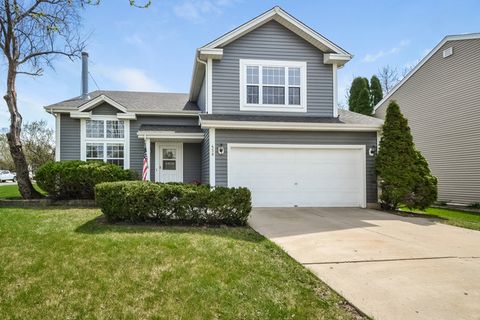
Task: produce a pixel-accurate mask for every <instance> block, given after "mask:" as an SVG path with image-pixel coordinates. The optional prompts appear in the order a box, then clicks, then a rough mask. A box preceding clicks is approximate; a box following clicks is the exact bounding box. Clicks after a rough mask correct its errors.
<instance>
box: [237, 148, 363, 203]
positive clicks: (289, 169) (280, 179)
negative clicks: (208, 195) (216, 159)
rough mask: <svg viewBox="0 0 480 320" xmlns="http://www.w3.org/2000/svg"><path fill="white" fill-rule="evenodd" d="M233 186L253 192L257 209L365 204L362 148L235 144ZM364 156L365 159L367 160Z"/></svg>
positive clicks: (253, 200)
mask: <svg viewBox="0 0 480 320" xmlns="http://www.w3.org/2000/svg"><path fill="white" fill-rule="evenodd" d="M228 157H229V158H228V173H229V177H228V179H229V181H228V184H229V186H243V187H247V188H249V189H250V190H251V191H252V202H253V205H254V206H278V207H282V206H362V205H363V202H364V199H363V197H364V191H365V190H364V188H365V185H364V180H363V178H364V177H363V176H362V174H364V170H363V169H362V166H364V165H365V164H364V157H365V154H364V152H363V151H362V149H359V148H358V147H357V149H339V148H329V147H326V146H322V147H319V148H301V147H296V148H288V147H287V146H280V147H244V146H241V147H240V146H238V147H235V146H231V148H229V153H228ZM362 157H363V158H362Z"/></svg>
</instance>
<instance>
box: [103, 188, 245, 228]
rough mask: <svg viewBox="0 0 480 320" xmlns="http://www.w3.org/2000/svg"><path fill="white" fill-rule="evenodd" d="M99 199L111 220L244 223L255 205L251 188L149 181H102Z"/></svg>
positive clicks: (167, 222) (170, 222) (233, 224)
mask: <svg viewBox="0 0 480 320" xmlns="http://www.w3.org/2000/svg"><path fill="white" fill-rule="evenodd" d="M95 201H96V203H97V205H98V206H99V207H100V208H101V209H102V212H103V213H104V214H105V216H106V217H107V219H108V221H110V222H119V221H123V222H134V223H137V222H158V223H163V224H214V225H218V224H225V225H231V226H240V225H245V224H246V222H247V218H248V214H249V213H250V211H251V209H252V206H251V194H250V191H249V190H248V189H247V188H224V187H216V188H215V189H210V187H209V186H206V185H194V184H177V183H175V184H161V183H154V182H149V181H121V182H106V183H100V184H98V185H97V186H96V187H95Z"/></svg>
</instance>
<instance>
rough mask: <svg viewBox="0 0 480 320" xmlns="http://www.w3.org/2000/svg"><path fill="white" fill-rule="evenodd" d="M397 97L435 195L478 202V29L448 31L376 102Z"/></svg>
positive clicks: (381, 114) (379, 112)
mask: <svg viewBox="0 0 480 320" xmlns="http://www.w3.org/2000/svg"><path fill="white" fill-rule="evenodd" d="M392 100H395V101H396V102H397V103H398V104H399V106H400V109H401V110H402V113H403V114H404V115H405V117H406V118H407V119H408V124H409V126H410V128H411V130H412V134H413V140H414V142H415V146H416V147H417V148H418V149H419V150H420V151H421V152H422V154H423V155H424V156H425V158H426V159H427V161H428V162H429V164H430V169H431V170H432V173H433V174H434V175H435V176H436V177H437V178H438V200H439V201H444V202H447V203H450V204H460V205H469V204H474V203H480V33H470V34H458V35H451V36H446V37H445V38H443V40H442V41H440V43H438V44H437V45H436V46H435V48H433V49H432V51H430V53H428V54H427V55H426V56H425V57H424V58H423V59H422V60H421V61H420V62H419V63H418V64H417V65H416V66H415V68H413V69H412V70H411V71H410V72H409V73H408V74H407V75H406V76H405V78H403V79H402V81H400V82H399V83H398V84H397V85H396V86H395V87H394V88H393V89H392V90H391V91H390V92H389V93H388V94H387V95H386V96H385V97H384V98H383V100H382V101H380V102H379V103H378V104H377V105H376V106H375V116H376V117H378V118H380V119H384V118H385V115H386V112H387V107H388V105H389V103H390V101H392Z"/></svg>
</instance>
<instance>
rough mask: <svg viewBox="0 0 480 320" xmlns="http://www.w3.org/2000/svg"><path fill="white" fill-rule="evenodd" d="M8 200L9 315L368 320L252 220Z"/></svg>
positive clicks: (3, 312)
mask: <svg viewBox="0 0 480 320" xmlns="http://www.w3.org/2000/svg"><path fill="white" fill-rule="evenodd" d="M99 216H100V212H99V210H97V209H45V210H39V209H13V208H0V257H1V258H0V319H11V318H16V319H67V318H110V319H119V318H138V319H145V318H157V319H287V318H288V319H352V318H361V316H360V315H359V314H358V313H356V312H355V310H353V309H352V308H351V307H350V306H349V305H348V304H347V303H346V302H345V300H343V299H342V298H341V297H340V296H338V295H337V294H336V293H334V292H333V291H332V290H331V289H329V288H328V287H327V286H326V285H325V284H324V283H323V282H321V281H320V280H318V279H317V278H316V277H315V276H313V275H312V274H311V273H310V272H308V271H307V270H306V269H305V268H303V267H302V266H301V265H300V264H298V263H296V262H295V261H294V260H292V259H291V258H290V257H288V256H287V254H285V253H284V252H283V251H282V250H280V249H279V248H278V247H277V246H276V245H274V244H273V243H271V242H270V241H268V240H266V239H265V238H264V237H262V236H260V235H259V234H257V233H256V232H254V231H253V230H252V229H250V228H227V227H222V228H193V227H190V228H188V227H158V226H127V225H107V224H105V223H104V222H103V221H102V220H101V219H99Z"/></svg>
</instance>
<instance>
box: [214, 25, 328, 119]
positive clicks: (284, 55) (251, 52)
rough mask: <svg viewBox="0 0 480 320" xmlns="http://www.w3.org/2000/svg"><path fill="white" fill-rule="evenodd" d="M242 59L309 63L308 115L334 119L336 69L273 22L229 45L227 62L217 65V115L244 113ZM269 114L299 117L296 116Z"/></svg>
mask: <svg viewBox="0 0 480 320" xmlns="http://www.w3.org/2000/svg"><path fill="white" fill-rule="evenodd" d="M239 59H263V60H287V61H302V62H303V61H306V62H307V114H308V115H312V116H326V117H331V116H332V115H333V69H332V66H331V65H326V64H323V53H322V52H321V51H320V50H318V49H317V48H315V47H313V46H312V45H311V44H309V43H308V42H306V41H305V40H303V39H302V38H300V37H299V36H297V35H296V34H295V33H293V32H292V31H290V30H288V29H286V28H285V27H283V26H282V25H280V24H279V23H278V22H276V21H270V22H268V23H266V24H264V25H263V26H261V27H259V28H257V29H255V30H253V31H252V32H250V33H248V34H246V35H245V36H243V37H241V38H239V39H237V40H235V41H234V42H232V43H230V44H228V45H226V46H225V47H224V48H223V58H222V59H221V60H218V61H217V60H215V61H213V69H212V71H213V79H212V81H213V85H212V90H213V92H212V94H213V97H212V100H213V105H212V108H213V113H238V112H240V91H239V90H240V89H239V86H240V75H239ZM244 112H245V111H244ZM248 112H249V113H262V112H251V111H248ZM263 113H265V112H263ZM268 114H286V115H290V116H291V115H298V113H292V112H286V113H285V112H284V113H282V112H268ZM302 114H304V113H302Z"/></svg>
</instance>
